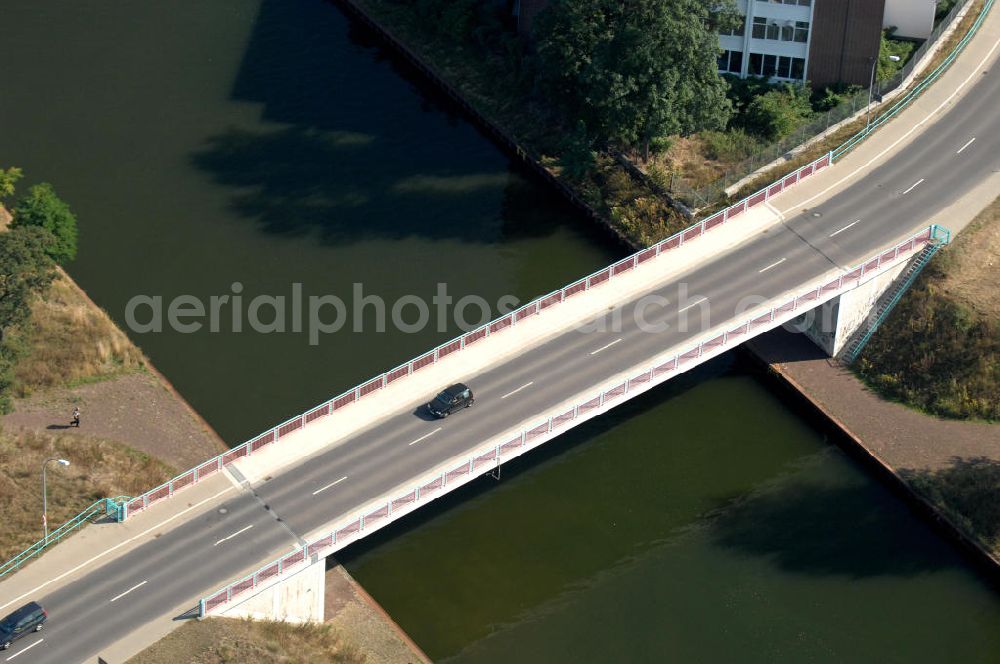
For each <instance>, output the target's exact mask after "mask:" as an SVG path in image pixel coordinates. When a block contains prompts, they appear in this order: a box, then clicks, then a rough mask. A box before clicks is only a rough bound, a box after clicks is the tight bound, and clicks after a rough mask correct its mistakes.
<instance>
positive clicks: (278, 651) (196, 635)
mask: <svg viewBox="0 0 1000 664" xmlns="http://www.w3.org/2000/svg"><path fill="white" fill-rule="evenodd" d="M128 661H129V664H177V663H178V662H188V663H190V664H230V663H231V664H294V663H297V662H301V663H303V664H306V663H313V662H323V663H324V664H360V663H361V662H364V661H365V656H364V654H362V653H361V652H360V651H359V650H358V649H357V648H355V647H354V646H351V645H348V644H346V643H345V642H344V640H343V639H342V638H341V636H340V635H339V634H338V633H337V631H336V630H335V629H333V628H332V627H331V626H330V625H325V624H324V625H292V624H289V623H282V622H271V621H257V620H235V619H232V618H209V619H207V620H203V621H189V622H188V623H187V624H186V625H184V626H183V627H181V628H180V629H177V630H174V631H173V632H171V633H170V634H168V635H167V636H166V637H164V638H163V639H161V640H160V641H158V642H157V643H155V644H154V645H152V646H150V647H148V648H146V649H145V650H143V651H142V652H141V653H139V654H138V655H136V656H135V657H133V658H132V659H130V660H128Z"/></svg>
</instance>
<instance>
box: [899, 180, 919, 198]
mask: <svg viewBox="0 0 1000 664" xmlns="http://www.w3.org/2000/svg"><path fill="white" fill-rule="evenodd" d="M923 181H924V178H920V179H919V180H917V181H916V182H914V183H913V184H911V185H910V188H909V189H907V190H906V191H904V192H903V196H906V195H907V194H908V193H910V192H911V191H913V190H914V189H916V188H917V187H918V186H919V185H920V183H921V182H923Z"/></svg>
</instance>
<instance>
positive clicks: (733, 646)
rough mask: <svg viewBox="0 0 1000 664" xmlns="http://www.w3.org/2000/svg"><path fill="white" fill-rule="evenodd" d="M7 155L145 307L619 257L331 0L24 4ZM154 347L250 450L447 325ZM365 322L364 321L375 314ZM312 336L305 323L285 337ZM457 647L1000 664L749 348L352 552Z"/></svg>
mask: <svg viewBox="0 0 1000 664" xmlns="http://www.w3.org/2000/svg"><path fill="white" fill-rule="evenodd" d="M2 5H3V7H2V10H0V12H2V22H3V25H4V26H5V27H4V38H3V39H2V40H0V61H2V62H3V63H4V69H3V82H2V84H3V86H2V97H0V165H4V166H6V165H18V166H21V167H23V168H24V169H25V171H26V172H27V173H28V175H29V180H30V182H27V183H25V186H26V185H27V184H30V183H31V182H34V181H40V180H46V181H50V182H52V183H53V184H54V185H55V186H56V188H57V190H58V191H59V192H60V194H61V195H62V196H63V197H64V198H66V199H67V200H68V201H70V202H71V204H72V206H73V209H74V210H75V212H76V213H77V215H78V216H79V218H80V224H81V244H80V255H79V258H78V259H77V261H76V262H75V263H74V264H72V265H70V266H69V270H70V272H71V274H72V275H73V277H74V278H75V279H76V280H77V281H78V282H79V283H80V284H81V285H82V286H83V287H84V288H85V289H86V290H87V292H88V293H89V294H90V295H91V296H92V297H93V298H94V299H95V300H96V301H97V302H98V303H99V304H100V305H101V306H103V307H105V308H106V309H107V310H108V311H109V312H110V313H111V315H112V316H113V317H114V318H115V319H116V320H117V321H118V322H119V323H120V324H122V325H123V326H125V318H126V316H125V310H126V306H127V304H128V303H129V301H130V300H131V299H132V298H134V297H135V296H137V295H145V296H150V297H154V296H159V297H161V298H163V300H164V301H170V300H172V299H174V298H176V297H178V296H182V295H190V296H194V297H195V298H197V299H199V300H201V301H208V298H210V297H211V296H213V295H224V294H230V295H232V294H234V293H235V290H237V289H234V287H233V284H234V283H238V284H239V287H238V289H239V290H240V292H241V294H242V295H243V296H244V298H245V299H247V300H249V299H250V298H251V297H253V296H255V295H260V294H267V295H275V296H289V295H290V293H292V292H293V290H294V289H295V288H296V286H295V284H301V288H302V291H303V293H304V295H305V296H308V295H335V296H337V297H340V298H341V299H342V300H344V301H345V302H346V303H347V306H348V307H349V308H353V305H354V304H355V303H356V300H357V296H356V295H355V288H356V287H355V284H360V285H361V288H362V290H363V293H364V294H365V295H377V296H379V297H381V298H383V299H384V300H385V301H387V302H389V303H390V304H391V303H392V302H395V301H398V300H399V299H400V298H402V297H404V296H407V295H417V296H419V297H421V298H424V299H427V300H429V299H430V298H431V296H433V295H434V294H435V293H436V290H437V288H438V284H439V283H444V284H447V288H448V291H449V294H450V295H451V296H452V297H453V298H455V299H458V298H460V297H462V296H464V295H478V296H481V297H483V298H484V299H485V300H486V301H487V302H489V303H495V302H497V301H498V300H499V298H501V297H502V296H504V295H508V294H512V295H515V296H517V297H518V298H520V299H522V300H524V299H528V298H530V297H533V296H535V295H538V294H540V293H543V292H547V291H548V290H551V289H552V288H554V287H557V286H559V285H562V284H564V283H566V282H567V281H569V280H571V279H573V278H575V277H577V276H580V275H582V274H585V273H587V272H590V271H591V270H593V269H595V268H597V267H599V266H601V265H604V264H606V263H607V262H608V261H610V260H612V259H613V258H614V257H616V256H618V255H621V254H622V249H621V248H620V247H618V246H617V245H615V244H614V243H613V242H611V241H610V240H609V239H608V238H607V236H605V235H604V234H602V233H601V232H600V231H598V230H596V229H594V228H593V227H592V226H590V225H589V224H588V222H587V221H586V220H584V219H583V218H581V215H579V214H578V213H577V212H576V211H575V210H573V209H572V208H570V207H568V206H567V205H566V204H565V203H564V202H563V201H561V200H560V199H559V198H558V197H556V196H555V195H554V194H553V193H552V192H551V191H549V190H548V189H547V188H545V187H544V186H542V185H540V184H539V183H537V182H536V181H535V180H533V179H532V178H531V177H530V176H528V175H526V173H525V172H523V170H522V169H520V168H519V167H517V166H516V165H514V164H513V163H512V162H511V160H510V159H509V158H508V157H507V156H506V155H505V154H503V153H502V152H500V151H498V150H497V148H496V147H495V146H494V145H493V144H491V143H490V142H489V141H488V140H486V139H485V138H484V137H483V136H482V135H481V134H480V133H479V132H478V131H477V130H476V129H475V128H474V127H472V126H470V125H469V124H468V123H467V122H466V121H465V120H463V119H462V117H461V116H460V115H459V114H457V113H456V112H455V109H453V108H452V107H450V106H449V105H448V104H447V103H446V102H444V101H443V100H442V99H441V98H440V97H439V96H438V95H436V94H435V93H434V91H433V90H430V89H428V87H427V86H426V85H425V84H424V82H423V81H422V80H421V79H420V78H419V77H417V76H414V75H413V72H411V71H409V70H408V69H407V68H406V67H405V66H404V65H402V64H401V63H400V62H399V61H398V60H397V59H395V58H393V57H392V56H391V54H389V53H387V52H386V51H385V50H384V49H382V48H381V47H380V46H379V44H378V43H377V42H376V41H375V40H373V38H372V36H371V35H370V34H368V33H367V32H366V31H364V30H363V29H360V28H359V27H358V26H356V25H352V24H351V23H350V22H348V21H347V20H346V19H345V17H344V16H343V15H342V14H341V13H340V11H339V10H338V9H337V8H336V7H335V6H334V5H332V4H328V3H325V2H321V1H320V0H285V1H282V0H212V1H211V2H195V1H194V0H178V1H175V2H172V3H163V2H160V3H157V2H142V3H137V2H127V1H126V0H77V1H75V2H73V3H63V2H56V1H55V0H3V3H2ZM376 318H377V315H376V313H375V310H374V309H373V308H372V307H368V308H366V309H365V310H364V312H363V315H362V316H361V318H360V319H354V320H352V321H351V324H350V325H349V326H348V328H347V329H345V330H342V331H340V332H338V333H336V334H330V335H325V336H324V337H323V338H321V339H320V340H319V343H318V344H316V345H311V344H310V343H309V339H308V334H307V332H306V331H301V332H293V331H286V332H284V333H280V332H273V333H269V334H263V333H256V332H242V333H236V332H234V331H233V330H232V326H231V325H226V324H223V325H221V326H220V330H219V331H218V332H211V331H209V330H207V329H203V330H201V331H199V332H194V333H180V332H177V331H164V332H162V333H148V334H139V333H136V332H133V333H132V337H133V338H134V339H135V341H136V342H137V343H138V344H139V345H140V346H141V347H142V348H143V350H144V351H145V352H146V353H147V354H148V355H149V356H150V358H151V359H152V361H153V362H154V363H155V364H156V366H157V367H158V368H159V369H160V370H161V371H163V372H164V373H165V374H166V375H167V377H168V378H169V379H170V380H171V381H172V382H173V383H174V385H175V386H176V387H177V388H178V389H179V390H180V392H181V393H182V394H183V395H184V396H185V397H186V398H187V399H188V400H189V401H190V402H191V403H192V404H193V405H194V407H195V408H196V409H198V411H199V412H201V413H202V414H203V415H204V416H205V417H206V418H207V419H208V421H209V422H210V423H211V424H212V425H213V426H214V427H216V429H217V430H218V431H219V432H220V433H221V434H222V435H223V436H224V437H225V438H226V440H227V441H228V442H229V443H231V444H235V443H239V442H241V441H242V440H243V439H245V438H247V437H249V436H250V435H252V434H253V433H254V432H256V431H258V430H260V429H263V428H265V427H267V426H269V425H271V424H273V423H274V422H276V421H278V420H281V419H283V418H285V417H287V416H289V415H292V414H295V413H298V412H300V411H302V410H304V409H305V408H307V407H309V406H310V405H312V404H314V403H318V402H320V401H322V400H324V399H327V398H329V397H330V396H331V395H333V394H334V393H337V392H339V391H341V390H343V389H345V388H348V387H350V386H352V385H354V384H356V383H358V382H359V381H361V380H363V379H364V378H366V377H368V376H371V375H373V374H375V373H378V372H379V371H381V370H384V369H386V368H390V367H392V366H395V365H396V364H397V363H399V362H401V361H403V360H405V359H407V358H409V357H412V356H414V355H416V354H417V353H419V352H421V351H422V350H425V349H426V348H428V347H430V346H433V345H435V344H436V343H439V342H441V341H443V340H445V339H447V338H449V337H450V336H452V335H453V334H454V333H455V332H456V331H457V327H456V325H455V323H454V322H453V321H451V322H448V323H447V324H446V325H444V326H443V327H442V328H441V329H434V327H433V326H431V328H430V329H426V330H423V331H421V332H417V333H412V334H406V333H402V332H400V331H398V330H394V329H392V327H391V326H389V327H388V328H387V329H386V331H384V332H380V331H378V327H377V321H376V320H375V319H376ZM355 322H360V325H359V329H358V330H357V331H355V330H354V329H353V324H354V323H355ZM290 328H291V326H290V325H289V329H290ZM345 562H346V565H347V567H348V568H349V569H350V570H351V572H352V573H353V574H355V575H356V576H357V578H358V579H359V580H360V581H361V582H362V584H363V585H365V587H366V588H368V589H369V590H370V591H371V592H372V594H373V595H374V596H375V597H376V599H378V600H379V601H380V602H382V603H383V604H384V605H385V606H386V608H387V609H388V610H389V611H390V613H391V614H392V615H393V617H394V618H395V619H396V620H397V621H398V622H400V624H401V625H402V626H403V628H404V629H406V630H407V631H408V632H410V633H411V635H412V636H413V637H414V638H415V640H416V641H417V642H418V643H419V644H420V645H421V646H422V647H423V648H425V649H426V650H427V652H428V653H429V654H430V655H431V656H432V657H434V658H435V659H443V658H448V657H455V658H456V659H458V660H467V661H509V660H510V659H512V658H516V659H518V660H520V661H539V662H542V661H545V662H553V661H567V662H569V661H573V662H581V661H595V662H596V661H609V660H610V661H663V660H674V661H676V660H679V661H688V660H695V661H729V660H732V659H736V658H739V659H742V660H747V661H774V660H776V659H781V660H810V661H844V660H857V661H875V660H878V661H909V662H912V661H927V662H931V661H940V660H942V659H946V658H947V659H950V660H954V661H969V662H976V661H983V662H985V661H997V657H998V653H1000V602H998V598H997V595H996V594H995V593H994V592H993V591H991V590H989V589H988V588H986V587H985V586H984V584H983V582H982V580H981V579H980V578H978V577H977V576H976V575H975V573H974V572H973V571H972V570H970V568H969V567H968V566H967V564H966V563H965V562H964V561H963V559H962V558H961V557H960V556H959V555H958V554H957V553H956V552H955V550H954V549H953V548H952V547H951V546H950V545H949V544H947V543H945V542H943V541H942V540H940V539H939V538H938V537H937V536H936V535H935V534H934V533H933V532H932V531H931V530H930V529H929V528H928V527H927V526H926V525H925V524H924V523H922V522H921V521H919V520H917V519H916V518H914V517H913V516H912V515H911V514H910V513H909V511H908V510H907V508H906V507H905V506H904V505H903V504H902V503H901V502H900V501H899V500H898V499H897V498H896V497H894V496H893V495H891V494H890V493H889V492H887V491H886V490H885V489H883V488H882V487H881V486H880V485H879V484H877V483H876V482H875V481H874V480H873V479H872V478H871V477H870V476H869V475H867V474H866V473H865V472H864V471H862V470H861V469H860V468H859V467H858V465H857V464H855V463H854V462H852V461H850V460H849V459H846V458H845V457H844V455H843V454H842V453H841V452H840V451H839V450H838V449H837V448H836V447H835V446H833V445H831V444H830V441H829V440H828V439H827V437H826V435H825V433H824V431H823V430H822V429H821V428H818V427H817V426H815V425H813V424H811V423H809V422H807V421H806V420H804V419H803V418H801V417H800V416H799V415H798V414H796V413H795V412H792V411H790V410H789V409H788V408H787V407H786V405H785V404H783V403H782V402H781V400H780V399H779V398H778V397H776V396H775V395H774V394H772V393H771V392H770V391H769V390H768V388H767V387H766V386H765V385H762V384H761V383H759V382H758V380H757V379H756V378H754V376H753V375H752V374H751V373H750V372H748V371H747V370H746V369H744V368H743V367H741V366H740V364H739V362H738V361H737V360H736V359H735V358H733V357H732V356H727V357H725V358H722V359H720V360H717V361H715V362H713V363H712V364H711V365H709V366H707V367H704V368H702V369H699V370H698V371H697V372H695V373H694V374H691V375H690V376H686V377H684V378H683V379H680V380H677V381H674V382H672V383H670V384H668V385H666V386H664V387H663V388H660V389H658V390H656V391H654V392H652V393H650V394H649V395H646V396H644V397H643V398H641V399H639V400H637V401H635V402H632V403H629V404H628V405H625V406H622V407H620V408H619V409H618V410H617V411H615V412H614V413H612V414H610V415H608V416H606V417H604V418H601V419H600V420H597V421H592V422H589V423H587V424H586V425H585V426H583V427H581V428H579V429H576V430H574V431H573V432H572V433H569V434H567V435H565V436H563V437H562V438H561V439H559V440H558V441H556V442H555V443H553V444H552V445H551V446H550V447H549V448H547V449H544V450H541V451H539V452H537V453H534V454H532V455H529V456H528V457H527V458H525V459H522V460H518V461H517V462H516V463H514V464H512V465H510V466H509V467H505V468H504V470H503V476H502V479H501V481H500V482H496V481H495V480H492V479H489V478H483V479H480V480H478V481H477V482H475V483H473V484H472V485H470V486H469V487H468V488H466V489H464V490H463V491H461V492H459V493H458V494H456V495H454V496H452V497H449V498H447V499H443V500H441V501H438V502H437V503H436V504H435V505H434V506H433V507H432V508H430V509H429V510H428V511H426V512H423V513H420V514H417V515H414V516H413V517H412V518H410V519H409V520H407V521H404V522H402V523H400V524H398V525H396V526H393V527H392V528H391V529H389V530H387V531H385V532H384V533H382V534H381V535H379V536H378V537H377V538H376V539H375V540H373V541H372V542H371V543H366V544H364V545H363V546H359V547H356V548H354V549H353V550H351V551H349V552H347V555H346V556H345Z"/></svg>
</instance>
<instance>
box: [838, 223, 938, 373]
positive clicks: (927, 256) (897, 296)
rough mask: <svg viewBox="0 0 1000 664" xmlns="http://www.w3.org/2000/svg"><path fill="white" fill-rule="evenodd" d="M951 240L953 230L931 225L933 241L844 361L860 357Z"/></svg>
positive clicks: (878, 308)
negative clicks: (921, 274)
mask: <svg viewBox="0 0 1000 664" xmlns="http://www.w3.org/2000/svg"><path fill="white" fill-rule="evenodd" d="M950 241H951V231H949V230H948V229H947V228H943V227H941V226H938V225H936V224H935V225H934V226H932V227H931V242H930V243H929V244H928V245H927V247H925V248H924V250H923V251H921V252H920V254H919V255H918V256H917V257H916V259H914V261H913V263H912V264H911V265H910V267H909V268H907V270H906V272H905V273H904V275H903V278H902V279H901V280H900V281H899V283H898V284H897V285H896V286H895V287H894V288H893V289H892V292H891V294H890V295H889V297H888V298H887V299H886V301H885V302H883V303H882V304H879V305H878V307H877V308H876V310H875V316H874V317H873V319H872V320H871V321H870V322H869V323H868V326H867V328H865V330H864V332H863V333H862V334H861V335H860V336H859V337H857V338H856V339H855V340H854V341H853V342H852V343H851V344H850V346H848V348H847V351H846V352H845V353H844V357H843V359H844V362H845V363H847V364H854V361H855V360H857V359H858V356H859V355H861V351H862V350H864V347H865V345H866V344H867V343H868V342H869V341H870V340H871V338H872V335H874V334H875V330H877V329H878V328H879V325H881V324H882V323H883V322H884V321H885V319H886V318H888V317H889V314H890V313H891V312H892V310H893V308H895V306H896V305H897V304H899V301H900V300H901V299H902V298H903V295H904V294H905V293H906V291H907V290H909V288H910V286H912V285H913V282H914V281H916V279H917V276H918V275H919V274H920V272H921V271H922V270H923V269H924V267H925V266H926V265H927V264H928V263H929V262H930V260H931V259H932V258H934V254H936V253H937V252H938V251H940V250H941V247H943V246H944V245H946V244H948V242H950Z"/></svg>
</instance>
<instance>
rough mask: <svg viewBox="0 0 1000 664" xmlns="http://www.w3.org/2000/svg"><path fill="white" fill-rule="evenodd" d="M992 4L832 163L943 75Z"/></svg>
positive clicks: (845, 145) (838, 152) (840, 149)
mask: <svg viewBox="0 0 1000 664" xmlns="http://www.w3.org/2000/svg"><path fill="white" fill-rule="evenodd" d="M993 2H994V0H986V4H984V5H983V8H982V10H981V11H980V12H979V16H977V17H976V20H975V22H973V24H972V26H971V27H970V28H969V32H968V33H966V35H965V36H964V37H963V38H962V39H961V41H959V42H958V44H957V45H956V46H955V48H953V49H952V50H951V53H949V54H948V57H946V58H945V59H944V61H943V62H942V63H941V64H940V65H938V66H937V67H936V68H935V69H934V71H932V72H931V73H930V74H928V76H927V78H925V79H924V80H922V81H920V83H919V84H917V85H916V86H915V87H914V88H913V89H912V90H910V91H909V92H907V93H906V94H905V95H903V97H902V99H900V100H898V101H897V102H896V103H894V104H893V105H892V106H890V107H889V109H888V110H886V111H885V112H884V113H880V114H877V115H876V116H875V119H874V120H872V121H871V123H869V124H868V125H867V126H866V127H865V128H864V129H862V130H861V131H859V132H858V133H857V134H855V135H854V136H852V137H851V138H849V139H847V140H846V141H845V142H844V143H842V144H841V145H840V147H838V148H836V149H835V150H833V152H831V153H830V154H831V157H832V159H833V161H836V160H837V159H839V158H840V157H842V156H844V155H845V154H847V153H848V152H850V151H851V150H853V149H854V148H855V147H856V146H857V145H858V144H859V143H861V142H862V141H863V140H864V139H865V138H867V137H868V135H869V134H871V133H872V132H873V131H875V130H876V129H878V128H879V127H881V126H882V125H883V124H885V123H886V122H888V121H889V120H890V119H891V118H892V117H893V116H895V115H896V114H898V113H899V112H900V111H902V110H903V109H904V108H906V107H907V106H909V105H910V104H911V103H912V102H913V100H915V99H916V98H917V97H918V96H919V95H920V93H922V92H923V91H924V90H925V89H926V88H927V87H928V86H929V85H930V84H931V83H933V82H934V81H936V80H937V79H938V77H939V76H941V74H942V73H944V72H945V70H947V69H948V67H950V66H951V63H953V62H954V61H955V58H957V57H958V55H959V54H960V53H961V52H962V51H963V50H965V47H966V46H967V45H968V43H969V42H970V41H971V40H972V38H973V37H974V36H975V34H976V33H977V32H979V28H980V26H981V25H982V24H983V21H985V20H986V15H987V14H988V13H989V11H990V8H991V7H992V6H993Z"/></svg>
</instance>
